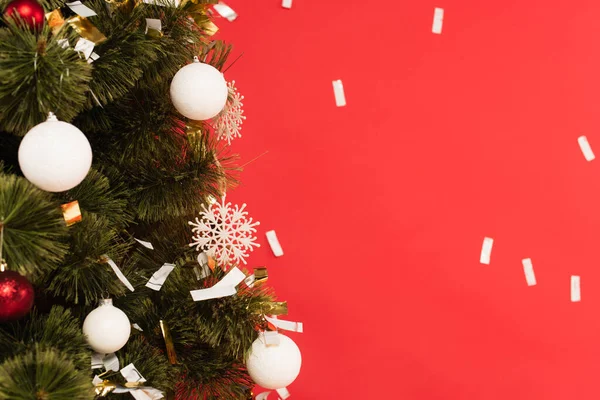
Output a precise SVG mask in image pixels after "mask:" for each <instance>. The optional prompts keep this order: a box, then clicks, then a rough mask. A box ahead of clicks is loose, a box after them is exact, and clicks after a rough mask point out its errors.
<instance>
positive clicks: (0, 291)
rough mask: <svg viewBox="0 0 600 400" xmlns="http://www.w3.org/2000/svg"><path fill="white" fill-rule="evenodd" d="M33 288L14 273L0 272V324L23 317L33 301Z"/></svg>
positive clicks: (19, 275)
mask: <svg viewBox="0 0 600 400" xmlns="http://www.w3.org/2000/svg"><path fill="white" fill-rule="evenodd" d="M34 297H35V295H34V293H33V286H31V283H29V281H28V280H27V278H25V277H24V276H23V275H21V274H19V273H18V272H15V271H4V272H0V322H3V321H10V320H14V319H19V318H21V317H23V316H25V315H26V314H27V313H28V312H29V310H31V307H32V306H33V300H34Z"/></svg>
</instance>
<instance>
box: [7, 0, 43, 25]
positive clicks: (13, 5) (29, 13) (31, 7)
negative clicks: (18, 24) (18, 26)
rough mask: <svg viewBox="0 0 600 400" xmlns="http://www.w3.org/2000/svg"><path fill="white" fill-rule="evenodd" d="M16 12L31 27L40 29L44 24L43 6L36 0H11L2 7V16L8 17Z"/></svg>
mask: <svg viewBox="0 0 600 400" xmlns="http://www.w3.org/2000/svg"><path fill="white" fill-rule="evenodd" d="M16 13H18V14H19V15H20V16H21V19H22V20H23V21H24V22H25V24H26V25H27V26H28V27H29V28H31V29H35V30H41V29H42V27H43V26H44V14H45V12H44V8H43V7H42V6H41V5H40V4H39V3H38V2H37V1H36V0H14V1H11V2H10V3H8V5H7V6H6V8H5V9H4V18H6V19H8V18H9V17H11V16H13V14H16ZM15 20H17V21H18V19H15Z"/></svg>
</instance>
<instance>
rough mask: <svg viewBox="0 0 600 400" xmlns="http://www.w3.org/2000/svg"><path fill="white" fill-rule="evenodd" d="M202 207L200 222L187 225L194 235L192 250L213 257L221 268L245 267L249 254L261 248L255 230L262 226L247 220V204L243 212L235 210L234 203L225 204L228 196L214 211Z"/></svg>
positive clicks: (212, 208) (237, 207)
mask: <svg viewBox="0 0 600 400" xmlns="http://www.w3.org/2000/svg"><path fill="white" fill-rule="evenodd" d="M202 207H203V211H201V212H200V218H198V217H196V222H192V221H189V222H188V223H189V224H190V225H191V226H193V228H192V231H193V232H194V233H195V235H194V237H193V239H192V240H193V241H192V243H190V246H191V247H194V246H195V247H196V250H198V251H207V252H208V253H209V254H212V255H214V257H215V259H216V261H217V263H218V264H219V265H221V266H227V265H229V264H232V263H240V262H241V263H244V264H246V260H245V259H246V258H247V257H248V252H249V251H252V250H254V248H253V246H255V247H260V245H259V244H258V243H256V236H254V233H256V228H254V227H255V226H257V225H259V224H260V222H258V221H257V222H252V218H250V219H248V218H247V216H248V212H247V211H244V209H245V208H246V204H243V205H242V207H241V208H240V207H239V206H238V205H237V204H236V206H235V208H233V207H231V203H227V204H226V203H225V196H223V197H222V199H221V202H220V203H215V204H214V205H213V206H212V207H207V206H206V205H205V204H203V205H202Z"/></svg>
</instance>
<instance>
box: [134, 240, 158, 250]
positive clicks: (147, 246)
mask: <svg viewBox="0 0 600 400" xmlns="http://www.w3.org/2000/svg"><path fill="white" fill-rule="evenodd" d="M135 241H136V242H138V243H139V244H141V245H142V246H144V247H145V248H147V249H150V250H154V246H152V243H150V242H146V241H144V240H140V239H135Z"/></svg>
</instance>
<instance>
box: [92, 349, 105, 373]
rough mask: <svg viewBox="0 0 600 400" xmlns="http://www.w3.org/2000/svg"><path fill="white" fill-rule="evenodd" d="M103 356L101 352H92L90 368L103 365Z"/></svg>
mask: <svg viewBox="0 0 600 400" xmlns="http://www.w3.org/2000/svg"><path fill="white" fill-rule="evenodd" d="M103 358H104V354H102V353H92V369H98V368H102V367H103V366H104V363H103V362H102V359H103Z"/></svg>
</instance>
